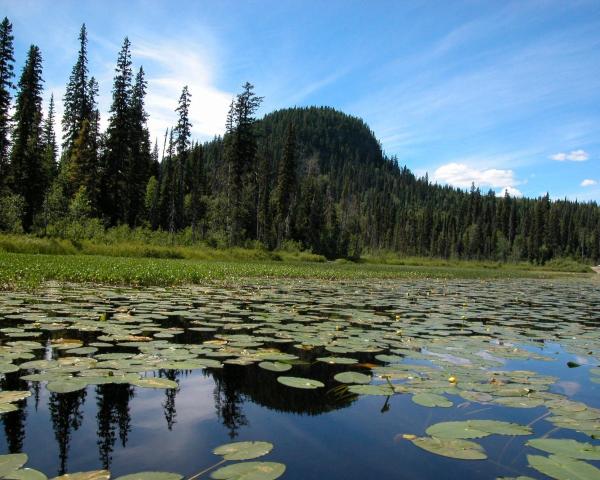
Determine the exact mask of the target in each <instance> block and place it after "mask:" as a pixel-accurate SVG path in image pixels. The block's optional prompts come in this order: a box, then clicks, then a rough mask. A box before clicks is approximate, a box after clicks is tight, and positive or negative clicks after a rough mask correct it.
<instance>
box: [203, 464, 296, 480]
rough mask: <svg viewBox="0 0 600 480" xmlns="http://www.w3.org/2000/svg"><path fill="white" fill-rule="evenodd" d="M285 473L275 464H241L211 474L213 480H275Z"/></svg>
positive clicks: (281, 466)
mask: <svg viewBox="0 0 600 480" xmlns="http://www.w3.org/2000/svg"><path fill="white" fill-rule="evenodd" d="M284 472H285V465H284V464H283V463H276V462H242V463H234V464H233V465H228V466H226V467H222V468H219V469H218V470H216V471H214V472H213V473H212V474H211V476H210V477H211V478H213V479H214V480H275V479H276V478H279V477H281V476H282V475H283V474H284Z"/></svg>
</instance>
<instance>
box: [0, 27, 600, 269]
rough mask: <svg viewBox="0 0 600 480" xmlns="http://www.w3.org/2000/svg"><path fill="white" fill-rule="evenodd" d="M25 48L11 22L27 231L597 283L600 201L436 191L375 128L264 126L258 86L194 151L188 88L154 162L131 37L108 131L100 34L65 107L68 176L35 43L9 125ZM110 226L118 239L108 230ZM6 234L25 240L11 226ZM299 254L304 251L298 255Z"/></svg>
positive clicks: (276, 122)
mask: <svg viewBox="0 0 600 480" xmlns="http://www.w3.org/2000/svg"><path fill="white" fill-rule="evenodd" d="M12 42H13V37H12V26H11V25H10V22H9V21H8V19H4V21H3V22H1V24H0V195H4V196H5V197H6V195H5V193H6V192H7V191H9V190H10V192H9V194H10V193H12V194H17V195H20V197H21V198H22V199H23V200H24V204H23V208H22V209H19V208H15V207H17V206H18V202H16V203H15V202H14V201H12V202H11V201H8V200H6V201H8V203H9V204H10V205H12V207H11V209H10V211H9V212H7V213H5V214H4V216H5V217H7V216H10V215H13V214H15V212H20V214H21V215H22V224H23V227H24V229H25V231H27V232H35V233H37V234H44V235H49V236H57V237H60V238H67V237H68V238H73V240H75V241H81V240H85V239H87V240H93V241H94V242H96V243H97V244H102V243H103V242H104V239H102V240H100V241H99V242H98V241H97V240H98V239H99V238H101V237H102V238H109V237H112V236H113V235H114V232H115V230H114V228H112V227H116V228H117V229H118V228H121V226H122V225H126V226H127V227H129V228H132V229H133V231H135V232H141V231H144V232H145V233H144V234H143V235H141V237H143V238H144V240H143V241H149V240H148V238H153V239H154V238H160V239H161V242H162V241H163V239H165V238H166V240H165V245H164V246H169V247H175V246H177V245H180V244H181V242H183V243H184V244H186V245H188V244H194V245H197V244H198V242H203V245H204V244H205V245H208V246H209V247H212V248H219V249H223V248H224V247H248V249H249V250H255V251H257V252H258V251H260V252H262V251H263V250H264V249H267V250H274V252H272V253H269V255H271V256H272V258H274V259H275V258H286V259H295V260H298V259H300V258H302V259H305V260H309V261H318V260H319V259H323V258H327V259H339V258H344V259H349V260H352V261H359V260H360V258H361V256H363V255H365V252H367V256H368V261H369V262H381V263H393V264H410V263H411V262H412V260H411V259H412V258H417V260H416V261H417V262H418V263H419V262H420V263H419V264H423V263H427V262H425V261H424V260H423V259H424V258H430V259H432V260H431V262H433V263H431V265H436V266H438V265H442V263H438V262H441V260H440V259H443V260H444V261H448V262H450V263H452V262H454V261H456V260H467V261H469V262H475V263H476V262H484V263H482V264H481V265H482V267H481V268H485V269H494V268H498V269H499V268H500V266H499V263H496V262H509V263H511V264H514V265H518V264H520V263H521V262H529V263H532V264H535V265H538V266H543V265H545V264H548V265H549V267H548V268H550V269H554V270H556V269H564V270H569V271H572V270H579V271H584V270H586V267H585V266H584V267H582V266H581V264H585V263H591V262H598V261H599V260H600V208H599V207H598V204H597V203H595V202H588V203H578V202H570V201H566V200H556V201H552V200H550V197H549V196H548V195H545V196H543V197H541V198H537V199H526V198H522V199H521V198H519V199H517V198H512V197H510V196H509V195H508V194H505V195H504V197H502V198H498V197H497V196H496V194H495V193H494V192H493V191H488V192H481V191H480V190H479V189H478V188H476V187H475V186H474V185H473V186H472V188H471V189H470V191H463V190H460V189H455V188H452V187H448V186H439V185H436V184H431V183H430V182H429V180H428V178H427V176H425V177H424V178H417V177H415V175H414V174H413V173H412V172H411V171H410V170H409V169H408V168H407V167H401V166H400V165H399V163H398V160H397V159H396V158H394V157H392V158H390V157H388V156H386V155H385V154H384V153H383V151H382V149H381V145H380V144H379V142H378V141H377V139H376V138H375V136H374V134H373V132H372V131H371V130H370V129H369V127H368V126H367V125H366V124H365V123H364V122H363V121H362V120H360V119H358V118H356V117H352V116H350V115H346V114H344V113H341V112H338V111H336V110H334V109H333V108H327V107H309V108H289V109H284V110H279V111H276V112H273V113H270V114H268V115H266V116H265V117H264V118H263V119H261V120H259V119H257V118H256V113H257V111H258V108H259V107H260V105H261V103H262V100H263V98H262V97H259V96H257V95H256V94H255V92H254V86H253V85H252V84H250V83H245V84H244V85H243V86H242V91H241V93H239V94H238V95H236V97H235V98H234V99H233V100H232V103H231V107H230V111H229V114H228V116H227V122H226V133H225V135H224V137H223V138H221V137H216V138H215V139H213V140H212V141H210V142H206V143H204V144H203V145H200V144H197V143H194V142H193V140H192V138H191V131H192V130H191V129H192V124H191V121H190V108H191V94H190V92H189V89H188V87H187V86H185V87H184V88H183V90H182V92H181V96H180V98H179V102H178V106H177V108H176V109H175V111H176V113H177V118H178V119H177V124H176V125H175V126H174V127H172V128H168V129H167V130H166V132H165V138H164V143H163V147H162V155H159V146H158V142H156V143H155V145H154V149H152V148H151V143H150V139H149V133H148V126H147V117H148V115H147V113H146V111H145V95H146V88H147V82H146V80H145V75H144V71H143V69H142V68H140V69H139V71H138V72H137V74H136V75H135V78H134V72H133V70H132V58H131V52H132V48H131V44H130V42H129V40H128V39H127V38H125V40H124V42H123V46H122V48H121V51H120V52H119V55H118V58H117V65H116V71H115V77H114V82H113V89H112V104H111V108H110V117H109V121H108V127H107V130H106V132H100V117H99V112H98V108H97V105H96V98H97V95H98V84H97V82H96V80H95V79H94V77H93V76H92V77H90V76H89V72H88V59H87V55H88V52H87V30H86V28H85V25H83V26H82V28H81V31H80V34H79V51H78V54H77V59H76V62H75V65H74V66H73V69H72V72H71V76H70V77H69V81H68V84H67V87H66V93H65V97H64V115H63V119H62V122H63V134H64V135H63V138H64V144H63V147H64V148H63V154H62V158H61V160H60V165H59V168H58V169H57V168H56V139H55V135H54V131H53V116H54V101H53V98H51V101H50V105H49V109H48V117H47V118H46V120H45V121H44V122H43V121H42V105H41V84H42V79H41V55H40V52H39V49H38V48H37V47H35V46H32V47H31V49H30V51H29V55H28V59H27V62H26V64H25V68H24V69H23V72H22V75H21V79H20V81H19V89H18V94H17V101H16V105H15V109H14V111H15V115H14V118H13V119H10V118H9V114H10V110H11V109H10V106H11V105H10V90H11V84H12V82H11V78H12V75H13V74H12V68H13V67H12V64H13V62H14V59H13V47H12ZM11 120H13V121H14V122H13V123H14V125H15V128H14V132H13V136H12V139H11V140H12V149H11V150H10V157H8V156H7V155H8V152H9V150H8V145H9V140H10V139H9V138H8V125H9V123H10V121H11ZM8 158H10V162H8V160H7V159H8ZM9 167H10V168H9ZM57 170H58V172H57ZM9 173H10V175H8V174H9ZM8 177H10V182H7V180H6V179H7V178H8ZM82 189H83V190H82ZM82 192H84V193H85V198H84V196H83V193H82ZM6 198H7V199H10V198H12V197H10V195H9V196H8V197H6ZM15 198H16V197H15ZM105 226H106V227H109V230H108V231H106V232H103V231H102V230H103V229H104V227H105ZM140 226H147V227H149V228H150V229H151V230H153V231H155V233H148V232H150V230H146V229H138V228H136V227H140ZM0 228H3V229H5V230H7V231H12V230H16V231H18V230H19V228H20V227H18V222H17V223H15V222H13V221H12V220H11V219H8V220H5V221H4V224H3V225H2V226H0ZM136 235H137V234H136ZM127 241H129V240H127ZM137 241H138V239H136V242H137ZM151 241H154V240H151ZM289 242H294V244H295V245H297V248H294V249H293V250H294V251H291V252H290V251H289V250H290V248H289V245H291V243H289ZM109 243H110V245H113V244H114V242H109ZM257 245H259V246H260V247H259V248H255V247H256V246H257ZM136 248H137V247H136ZM306 252H310V253H306ZM380 252H393V253H390V254H388V253H380ZM151 253H152V252H151ZM152 254H153V255H154V254H155V253H152ZM156 254H157V255H158V253H156ZM161 255H162V253H161ZM186 255H187V254H186ZM261 255H262V253H261ZM311 255H314V257H311ZM184 257H185V255H184ZM375 257H377V258H375ZM185 258H187V257H185ZM564 259H567V260H564ZM511 268H512V267H511ZM516 268H520V267H516Z"/></svg>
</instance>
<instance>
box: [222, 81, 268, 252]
mask: <svg viewBox="0 0 600 480" xmlns="http://www.w3.org/2000/svg"><path fill="white" fill-rule="evenodd" d="M262 100H263V97H259V96H257V95H256V94H255V93H254V86H253V85H252V84H250V83H248V82H246V83H245V84H244V85H243V87H242V93H240V94H239V95H237V97H236V100H235V102H234V103H233V102H232V105H231V108H230V111H229V113H228V116H227V124H226V129H227V132H226V143H225V158H226V161H227V164H228V172H229V175H228V177H229V178H228V198H229V243H230V244H231V245H238V244H239V243H240V242H241V240H242V237H243V235H244V232H243V220H244V218H243V217H244V205H242V199H243V198H244V196H243V188H244V187H246V188H248V187H249V185H248V183H249V182H247V183H246V185H244V183H243V179H244V177H245V176H246V174H248V172H249V171H250V170H251V168H252V167H253V166H254V162H255V157H256V150H257V138H256V131H255V122H256V118H255V117H254V115H255V113H256V111H257V110H258V107H259V106H260V104H261V103H262Z"/></svg>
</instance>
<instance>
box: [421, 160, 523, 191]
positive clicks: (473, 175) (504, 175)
mask: <svg viewBox="0 0 600 480" xmlns="http://www.w3.org/2000/svg"><path fill="white" fill-rule="evenodd" d="M432 180H434V181H435V182H440V183H447V184H449V185H453V186H455V187H459V188H468V187H470V186H471V184H472V183H474V184H475V185H477V186H487V187H492V188H513V185H516V184H517V183H518V182H517V181H516V179H515V174H514V172H513V171H512V170H499V169H496V168H489V169H486V170H480V169H477V168H473V167H470V166H468V165H466V164H464V163H456V162H453V163H448V164H446V165H442V166H441V167H439V168H437V169H436V170H435V172H433V178H432ZM515 190H516V189H515ZM509 193H510V192H509Z"/></svg>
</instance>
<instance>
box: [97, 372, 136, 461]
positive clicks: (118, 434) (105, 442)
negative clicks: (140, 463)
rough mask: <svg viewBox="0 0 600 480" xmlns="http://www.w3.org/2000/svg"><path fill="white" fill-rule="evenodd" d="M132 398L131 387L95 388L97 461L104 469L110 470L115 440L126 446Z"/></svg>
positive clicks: (109, 386)
mask: <svg viewBox="0 0 600 480" xmlns="http://www.w3.org/2000/svg"><path fill="white" fill-rule="evenodd" d="M134 396H135V389H134V387H132V386H131V385H126V384H107V385H98V386H97V387H96V405H97V408H98V412H97V413H96V421H97V423H98V430H97V431H96V435H97V437H98V454H99V459H100V463H101V464H102V468H104V469H107V470H109V469H110V466H111V462H112V453H113V450H114V448H115V443H116V441H117V438H118V439H119V440H120V443H121V446H122V447H123V448H125V447H126V446H127V438H128V435H129V433H130V432H131V428H132V427H131V412H130V407H129V403H130V401H131V400H133V398H134Z"/></svg>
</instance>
